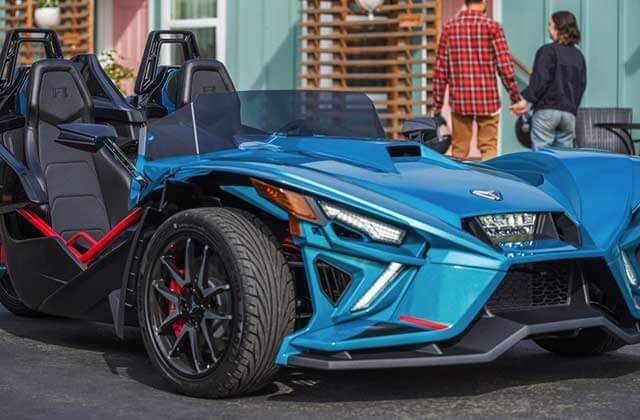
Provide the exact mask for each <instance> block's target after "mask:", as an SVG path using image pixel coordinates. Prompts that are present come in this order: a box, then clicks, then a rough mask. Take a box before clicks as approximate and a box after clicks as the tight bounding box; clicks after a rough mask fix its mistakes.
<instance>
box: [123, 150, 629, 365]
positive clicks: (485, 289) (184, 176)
mask: <svg viewBox="0 0 640 420" xmlns="http://www.w3.org/2000/svg"><path fill="white" fill-rule="evenodd" d="M397 145H398V143H397V142H393V143H392V142H385V141H363V140H359V139H324V138H275V139H273V141H271V142H270V143H269V144H268V147H267V145H265V147H263V148H261V147H252V148H250V149H245V150H242V149H237V150H228V151H221V152H217V153H212V154H209V155H200V156H196V157H194V156H187V157H176V158H171V159H163V160H158V161H146V160H145V159H144V158H143V157H140V158H139V161H138V165H137V166H138V169H139V170H140V171H141V172H144V174H145V175H146V176H148V177H149V178H150V179H152V180H153V181H154V183H153V185H151V186H150V187H149V188H148V189H147V190H145V191H137V190H136V189H134V190H133V193H132V197H131V199H132V202H131V204H132V205H135V204H136V203H137V202H139V201H142V200H144V197H145V196H146V195H147V194H149V193H150V192H151V191H152V190H154V189H159V188H162V186H163V184H164V182H165V181H167V180H177V181H184V180H188V179H190V178H192V177H195V176H205V175H209V174H218V173H231V174H238V175H243V176H247V177H255V178H260V179H263V180H267V181H272V182H276V183H278V184H280V185H283V186H289V187H291V188H294V189H296V190H298V191H304V192H305V193H306V194H308V195H309V196H312V197H316V198H324V199H326V200H332V201H334V202H338V203H340V204H341V205H343V206H348V207H351V208H353V209H356V210H357V211H360V212H362V213H364V214H368V215H371V216H373V217H375V218H378V219H381V220H385V221H388V222H391V223H394V224H396V225H399V226H401V227H403V228H404V229H405V230H406V231H407V232H408V233H407V238H406V239H405V241H404V242H403V244H402V245H400V246H390V245H383V244H378V243H374V242H371V241H364V242H363V241H357V240H348V239H344V238H340V237H338V236H337V235H336V234H335V232H334V231H333V230H332V229H330V228H327V227H326V226H324V227H323V226H320V227H319V226H316V225H313V224H310V223H307V222H303V223H301V227H302V235H301V236H300V237H296V238H294V239H295V242H296V244H297V245H299V246H300V248H301V254H302V258H303V263H304V266H305V269H306V274H307V281H308V285H309V290H310V294H311V298H312V303H313V315H312V318H311V320H310V321H309V323H308V324H307V325H306V326H305V327H304V328H302V329H301V330H298V331H295V332H294V333H292V334H291V335H289V336H287V337H286V339H285V341H284V343H283V344H282V347H281V350H280V353H279V355H278V358H277V362H278V363H279V364H283V365H286V364H287V360H288V358H289V357H290V356H292V355H296V354H300V353H303V352H305V351H309V350H314V351H324V352H336V351H348V350H357V349H370V348H379V347H391V346H400V345H410V344H420V343H433V342H438V341H443V340H448V339H451V338H454V337H456V336H458V335H460V334H461V333H462V332H464V331H465V330H466V329H467V328H468V327H469V325H470V324H471V322H473V320H474V319H476V317H477V316H478V314H479V313H480V311H481V310H482V308H483V307H484V306H485V305H486V303H487V301H488V299H489V298H490V297H491V295H492V294H493V292H494V291H495V290H496V289H497V287H498V286H499V285H500V283H501V281H502V280H503V279H504V277H505V275H506V273H507V271H508V270H509V269H510V267H511V266H512V265H514V264H522V263H529V262H539V261H554V260H576V259H578V260H579V259H586V258H598V259H601V260H603V261H606V263H607V264H608V266H609V267H610V269H611V272H612V274H613V276H614V278H615V280H616V283H617V285H618V287H619V288H620V290H621V292H622V295H623V297H624V300H625V302H626V304H627V307H628V310H629V313H630V314H631V315H632V316H634V317H636V318H638V319H640V311H639V310H638V306H637V301H636V296H640V290H637V288H634V287H633V286H632V285H631V284H630V282H629V279H628V278H627V275H626V274H625V270H624V266H623V264H622V258H621V252H629V253H632V252H635V249H636V248H637V247H638V245H640V215H636V214H635V213H634V210H635V209H637V208H638V206H639V204H640V188H638V187H639V186H640V185H638V183H640V160H638V159H636V158H630V157H628V156H622V155H615V154H608V153H600V152H593V151H583V150H576V151H560V150H552V149H549V150H544V151H542V152H539V153H533V152H527V153H517V154H512V155H506V156H503V157H499V158H496V159H494V160H491V161H488V162H486V163H484V164H471V163H461V162H456V161H453V160H450V159H447V158H445V157H442V156H440V155H438V154H436V153H435V152H432V151H431V150H429V149H427V148H425V147H423V146H419V145H417V144H414V143H410V142H406V143H401V145H402V146H407V147H419V148H420V155H418V156H414V157H402V158H392V157H391V154H390V153H389V150H388V148H389V147H391V146H397ZM212 179H214V178H212ZM222 188H223V189H224V190H225V191H226V192H228V193H230V194H233V195H235V196H236V197H238V198H240V199H242V200H244V201H246V202H248V203H250V204H252V205H254V206H256V207H258V208H261V209H262V210H264V211H266V212H269V213H271V214H272V215H274V216H275V217H277V218H279V219H281V220H286V219H287V217H288V216H287V214H286V212H284V211H283V210H281V209H280V208H278V207H276V206H275V205H273V204H272V203H270V202H268V201H266V200H265V199H264V198H262V197H261V196H259V195H258V194H257V193H256V191H255V190H254V189H253V188H252V187H250V186H235V185H227V186H222ZM475 189H485V190H494V191H499V192H500V194H501V195H502V196H503V198H504V199H503V200H502V201H493V200H487V199H483V198H480V197H477V196H475V195H473V194H471V191H472V190H475ZM513 212H554V213H564V214H565V215H566V216H567V217H569V218H570V219H571V220H572V221H573V222H574V223H575V224H576V225H577V226H578V227H579V230H580V234H581V239H582V242H581V245H580V246H579V247H576V246H574V245H571V244H569V243H565V242H562V241H559V240H548V241H540V242H538V243H535V244H534V245H532V246H529V247H521V248H518V249H517V250H500V249H496V248H494V247H491V246H489V245H487V244H486V243H484V242H482V241H481V240H479V239H477V238H476V237H475V236H473V235H472V234H470V233H467V231H465V230H464V229H463V227H462V221H463V219H465V218H468V217H472V216H479V215H487V214H497V213H513ZM318 258H322V259H323V260H326V261H330V262H331V263H332V264H334V265H336V266H338V267H340V268H341V269H342V270H343V271H346V272H348V273H350V274H351V277H352V281H351V283H350V284H349V287H348V288H347V290H346V291H345V293H344V295H343V296H342V297H341V298H340V300H339V301H338V302H337V304H336V305H334V304H332V303H331V302H330V301H329V300H328V298H327V297H326V296H325V295H324V293H323V292H322V291H321V288H320V285H319V281H318V278H317V273H316V270H315V268H314V267H315V262H316V260H317V259H318ZM632 260H633V261H634V265H635V266H636V267H635V268H636V270H638V269H640V267H638V264H637V262H636V261H637V259H635V258H633V259H632ZM393 262H395V263H400V264H403V266H404V267H405V269H404V270H403V271H402V273H401V274H400V276H399V277H398V278H396V279H395V280H394V281H393V282H392V283H391V284H390V285H389V286H388V287H386V288H385V289H384V290H383V292H382V293H381V294H380V295H379V296H378V297H377V298H376V299H375V300H374V302H373V303H372V305H371V306H369V307H368V308H367V309H366V310H363V311H358V312H352V311H351V307H352V306H353V305H354V303H355V302H356V301H357V300H358V299H359V298H360V297H361V296H362V295H363V294H364V293H365V292H366V291H367V290H368V289H369V288H370V287H371V285H372V284H373V283H374V282H375V280H376V279H377V278H378V277H379V276H380V274H381V273H382V272H383V271H384V270H385V267H387V266H388V265H389V264H390V263H393ZM401 315H407V316H411V317H415V318H420V319H425V320H429V321H431V322H434V323H438V324H441V325H444V326H446V328H443V329H430V328H427V327H425V328H423V331H422V332H417V333H416V332H413V333H396V334H391V335H378V336H374V337H367V336H361V337H359V335H360V334H362V333H363V332H364V331H366V330H367V329H368V328H369V327H371V326H372V325H375V324H378V323H384V324H391V325H400V326H402V325H406V324H405V323H404V322H403V321H401V320H400V316H401Z"/></svg>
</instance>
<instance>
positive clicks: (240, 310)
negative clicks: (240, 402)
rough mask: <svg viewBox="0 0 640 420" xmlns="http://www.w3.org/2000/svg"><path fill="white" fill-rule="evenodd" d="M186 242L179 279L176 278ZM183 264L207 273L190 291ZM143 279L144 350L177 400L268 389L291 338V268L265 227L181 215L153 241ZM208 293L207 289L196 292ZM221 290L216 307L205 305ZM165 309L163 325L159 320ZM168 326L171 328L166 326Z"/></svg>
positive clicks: (229, 218) (226, 216) (204, 213)
mask: <svg viewBox="0 0 640 420" xmlns="http://www.w3.org/2000/svg"><path fill="white" fill-rule="evenodd" d="M184 238H186V239H184ZM183 242H184V254H183V255H184V258H183V261H184V268H183V269H182V271H180V269H178V270H175V268H176V267H178V265H179V260H180V255H181V254H182V253H183V250H182V247H183V245H182V243H183ZM207 247H209V248H207ZM200 250H201V251H200ZM172 253H173V254H172ZM198 255H200V256H199V257H198ZM189 261H196V262H197V264H199V267H200V272H202V270H203V268H202V267H205V266H206V270H207V274H206V275H201V274H198V275H197V276H194V275H193V274H192V275H191V279H192V280H193V281H191V282H187V280H188V279H189V275H188V274H187V272H188V271H189V272H191V273H194V272H195V270H194V269H193V267H191V266H193V265H194V264H193V263H190V262H189ZM158 267H160V268H158ZM187 267H190V268H189V269H187ZM163 270H165V271H164V272H163ZM171 270H173V271H171ZM166 272H168V274H169V277H170V278H169V279H166V278H164V277H163V273H166ZM140 273H141V276H140V278H139V281H138V285H137V308H138V318H139V322H140V328H141V330H142V337H143V341H144V345H145V348H146V350H147V353H148V354H149V357H150V358H151V360H152V362H153V364H154V365H155V366H156V367H157V368H158V369H159V371H160V372H161V373H162V375H163V376H164V377H165V378H166V379H167V380H168V381H169V383H170V384H171V385H172V386H173V387H174V388H175V389H176V390H177V391H178V392H180V393H183V394H186V395H189V396H192V397H201V398H221V397H229V396H233V395H241V394H248V393H252V392H255V391H258V390H259V389H261V388H263V387H264V386H265V385H267V384H268V383H269V382H270V380H271V379H272V377H273V375H274V374H275V373H276V371H277V366H276V365H275V363H274V361H275V357H276V355H277V352H278V350H279V348H280V344H281V343H282V340H283V338H284V337H285V336H286V335H287V334H289V333H291V332H292V331H293V326H294V321H295V295H294V282H293V278H292V275H291V272H290V270H289V268H288V265H287V263H286V261H285V259H284V256H283V255H282V253H281V251H280V249H279V246H278V245H277V242H276V241H275V240H274V239H273V235H272V234H271V232H270V231H269V229H268V228H267V227H266V226H265V225H264V223H262V222H261V221H260V220H259V219H258V218H256V217H255V216H253V215H252V214H250V213H247V212H244V211H240V210H235V209H228V208H202V209H193V210H187V211H184V212H181V213H178V214H176V215H175V216H173V217H171V218H170V219H168V220H167V221H166V222H165V223H163V224H162V226H160V228H159V229H158V230H157V231H156V233H155V234H154V236H153V238H152V239H151V241H150V242H149V245H148V247H147V249H146V251H145V255H144V257H143V262H142V265H141V271H140ZM212 273H213V274H212ZM200 278H202V279H205V278H206V279H205V280H202V281H201V280H199V279H200ZM223 278H224V281H223V280H222V279H223ZM178 280H180V281H178ZM167 282H169V283H167ZM181 282H182V283H184V285H180V284H178V285H176V283H181ZM205 283H206V285H207V287H208V289H207V288H206V287H205V286H202V287H201V286H200V285H201V284H205ZM222 283H224V284H222ZM221 284H222V285H221ZM167 288H168V289H169V290H167ZM176 288H178V289H179V291H177V290H178V289H176ZM221 289H225V290H224V291H221V292H219V293H218V294H217V295H215V297H214V298H206V297H205V295H206V294H207V293H214V292H211V291H212V290H214V291H215V290H221ZM207 290H208V291H209V292H207V293H205V292H206V291H207ZM167 291H169V294H167ZM176 295H178V296H179V300H176V297H175V296H176ZM166 297H168V298H170V299H169V300H166V301H165V298H166ZM198 299H200V300H198ZM205 299H211V300H210V301H207V302H204V300H205ZM172 302H175V303H172ZM185 302H186V303H185ZM194 302H195V303H194ZM203 302H204V303H203ZM165 304H166V305H167V307H168V309H167V313H166V315H165V314H162V313H161V314H160V315H158V314H157V313H158V312H162V311H163V307H164V306H163V305H165ZM198 307H200V308H201V309H200V312H198V310H197V308H198ZM176 308H180V309H176ZM202 311H204V315H202ZM176 313H179V314H180V315H176ZM214 315H215V316H214ZM170 316H177V317H178V320H177V321H174V322H173V323H172V324H169V325H168V324H167V319H169V318H170ZM163 317H164V318H163ZM211 317H214V318H215V319H214V320H212V319H213V318H211ZM171 319H174V318H171ZM203 320H204V321H203ZM208 321H211V324H209V323H208ZM203 322H204V325H202V323H203ZM212 324H213V325H212ZM198 326H200V327H198ZM185 331H187V332H186V333H185ZM183 334H186V335H188V340H187V339H185V338H182V337H183ZM207 334H208V337H209V338H207V337H206V335H207ZM194 337H196V338H194ZM177 342H179V344H176V343H177ZM187 342H188V343H187ZM203 342H204V343H205V344H206V345H205V344H203ZM194 343H195V344H194ZM170 346H171V348H170V349H169V350H168V351H167V349H168V348H169V347H170ZM175 348H177V349H178V350H175ZM221 348H222V349H223V350H220V349H221ZM196 355H197V356H196ZM189 356H190V357H191V359H192V360H191V362H189V360H188V359H189ZM205 359H206V360H205ZM216 359H217V360H216ZM203 368H204V369H203ZM200 369H203V370H202V371H199V370H200Z"/></svg>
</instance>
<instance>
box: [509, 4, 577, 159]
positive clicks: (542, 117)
mask: <svg viewBox="0 0 640 420" xmlns="http://www.w3.org/2000/svg"><path fill="white" fill-rule="evenodd" d="M549 35H550V36H551V39H552V40H553V43H551V44H547V45H545V46H543V47H542V48H540V49H539V50H538V53H537V54H536V59H535V64H534V66H533V74H532V76H531V80H530V82H529V86H528V87H527V88H526V89H525V90H524V91H522V97H523V98H524V100H523V102H522V103H521V104H519V105H518V104H516V105H514V108H515V109H514V112H515V113H524V112H525V110H526V108H527V106H528V104H531V105H532V106H533V112H534V114H533V118H532V121H531V140H532V143H533V148H534V150H539V149H541V148H543V147H547V146H556V147H573V146H574V141H575V130H576V114H577V113H578V108H579V106H580V102H581V101H582V96H583V94H584V91H585V89H586V87H587V66H586V63H585V59H584V56H583V55H582V52H580V50H579V49H578V47H577V46H578V44H580V38H581V36H580V29H579V28H578V23H577V21H576V17H575V16H574V15H573V14H572V13H571V12H566V11H563V12H557V13H554V14H553V16H552V17H551V19H550V20H549ZM525 101H526V102H525Z"/></svg>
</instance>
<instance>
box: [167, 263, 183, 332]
mask: <svg viewBox="0 0 640 420" xmlns="http://www.w3.org/2000/svg"><path fill="white" fill-rule="evenodd" d="M178 272H179V273H180V275H181V276H184V270H179V271H178ZM169 290H171V291H172V292H173V293H175V294H176V295H179V294H181V293H182V287H180V285H179V284H178V282H177V281H175V280H174V279H171V281H170V282H169ZM174 310H176V308H175V305H174V304H173V303H171V302H169V314H171V313H172V312H173V311H174ZM183 327H184V319H179V320H177V321H176V322H174V323H173V326H172V327H171V328H173V334H174V335H175V336H176V337H177V336H179V335H180V333H181V332H182V328H183Z"/></svg>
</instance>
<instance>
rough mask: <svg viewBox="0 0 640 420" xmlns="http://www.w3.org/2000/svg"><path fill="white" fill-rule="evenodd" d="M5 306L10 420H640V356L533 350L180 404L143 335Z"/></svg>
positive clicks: (2, 342) (2, 335)
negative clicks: (20, 313)
mask: <svg viewBox="0 0 640 420" xmlns="http://www.w3.org/2000/svg"><path fill="white" fill-rule="evenodd" d="M127 335H128V338H127V340H125V341H121V340H119V339H118V338H116V337H115V335H114V333H113V328H112V327H111V326H107V325H98V324H91V323H86V322H80V321H72V320H65V319H56V318H43V319H27V318H17V317H15V316H13V315H11V314H9V313H8V312H6V311H5V310H4V308H2V307H0V419H65V420H69V419H116V418H117V419H154V420H155V419H172V420H179V419H208V418H248V419H259V420H264V419H269V418H291V419H299V418H307V419H310V418H331V419H332V420H335V419H340V418H367V419H368V418H385V419H386V418H488V417H491V418H510V419H511V418H562V419H566V418H580V419H588V418H603V417H606V418H608V419H609V420H610V419H615V418H638V417H639V416H640V346H630V347H625V348H624V349H622V350H620V351H618V352H616V353H612V354H610V355H606V356H602V357H591V358H580V359H572V358H564V357H559V356H554V355H552V354H550V353H547V352H545V351H543V350H541V349H539V348H538V347H537V346H536V345H535V344H533V343H531V342H523V343H521V344H520V345H518V346H517V347H515V348H514V349H512V350H511V351H510V352H508V353H507V354H506V355H504V356H503V357H502V358H501V359H499V360H498V361H496V362H494V363H491V364H486V365H474V366H464V367H462V366H458V367H438V368H424V369H403V370H385V371H358V372H318V371H309V370H307V371H303V370H283V371H281V373H280V374H279V375H278V377H277V378H276V380H275V381H274V383H273V384H271V385H270V386H268V387H267V388H265V389H264V390H263V391H261V392H260V393H258V394H256V395H253V396H250V397H244V398H234V399H226V400H218V401H215V400H198V399H194V398H188V397H184V396H181V395H176V394H174V393H173V392H172V391H171V389H170V388H169V387H168V386H167V385H166V384H165V382H164V381H163V380H162V378H161V377H160V375H159V374H158V373H157V372H156V371H155V370H154V368H153V366H152V365H151V363H150V362H149V360H148V359H147V356H146V354H145V351H144V347H143V345H142V341H141V339H140V338H139V337H138V336H137V332H136V330H130V331H128V332H127Z"/></svg>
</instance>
